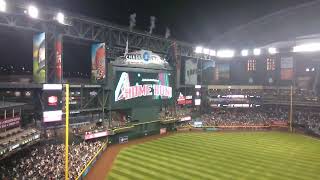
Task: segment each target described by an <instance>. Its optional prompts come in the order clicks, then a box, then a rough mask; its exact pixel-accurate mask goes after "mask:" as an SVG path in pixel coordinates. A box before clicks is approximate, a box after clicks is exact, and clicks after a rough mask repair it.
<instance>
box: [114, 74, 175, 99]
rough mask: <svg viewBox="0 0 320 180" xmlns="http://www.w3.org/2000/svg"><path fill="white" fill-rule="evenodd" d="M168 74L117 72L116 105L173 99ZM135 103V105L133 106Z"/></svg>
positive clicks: (115, 83)
mask: <svg viewBox="0 0 320 180" xmlns="http://www.w3.org/2000/svg"><path fill="white" fill-rule="evenodd" d="M170 81H171V74H170V73H168V72H159V73H148V72H133V71H116V79H115V82H114V85H115V87H114V104H118V105H119V104H123V103H131V105H136V104H146V103H152V102H154V101H155V100H163V99H171V98H172V96H173V88H172V86H171V84H172V83H171V82H170ZM133 102H134V104H132V103H133Z"/></svg>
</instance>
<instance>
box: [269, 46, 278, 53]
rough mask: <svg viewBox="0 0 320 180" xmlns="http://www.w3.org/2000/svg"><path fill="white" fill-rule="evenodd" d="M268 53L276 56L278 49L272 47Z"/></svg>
mask: <svg viewBox="0 0 320 180" xmlns="http://www.w3.org/2000/svg"><path fill="white" fill-rule="evenodd" d="M268 52H269V54H276V53H278V51H277V49H276V48H274V47H270V48H269V49H268Z"/></svg>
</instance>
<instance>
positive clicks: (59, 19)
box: [55, 12, 65, 24]
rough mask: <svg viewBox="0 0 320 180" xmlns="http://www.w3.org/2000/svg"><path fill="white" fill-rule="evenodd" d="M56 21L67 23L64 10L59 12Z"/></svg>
mask: <svg viewBox="0 0 320 180" xmlns="http://www.w3.org/2000/svg"><path fill="white" fill-rule="evenodd" d="M55 19H56V21H57V22H58V23H60V24H65V21H64V19H65V17H64V14H63V13H62V12H58V13H57V15H56V17H55Z"/></svg>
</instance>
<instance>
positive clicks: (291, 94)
mask: <svg viewBox="0 0 320 180" xmlns="http://www.w3.org/2000/svg"><path fill="white" fill-rule="evenodd" d="M292 91H293V88H292V86H291V90H290V119H289V120H290V132H292V113H293V112H292V110H293V108H292V96H293V92H292Z"/></svg>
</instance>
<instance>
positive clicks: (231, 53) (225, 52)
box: [217, 49, 234, 58]
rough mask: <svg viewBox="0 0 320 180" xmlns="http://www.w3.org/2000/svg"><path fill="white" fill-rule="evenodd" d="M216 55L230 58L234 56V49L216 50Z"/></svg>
mask: <svg viewBox="0 0 320 180" xmlns="http://www.w3.org/2000/svg"><path fill="white" fill-rule="evenodd" d="M217 56H218V57H220V58H232V57H234V51H233V50H230V49H222V50H219V51H218V52H217Z"/></svg>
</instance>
